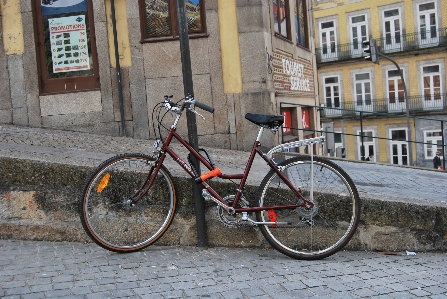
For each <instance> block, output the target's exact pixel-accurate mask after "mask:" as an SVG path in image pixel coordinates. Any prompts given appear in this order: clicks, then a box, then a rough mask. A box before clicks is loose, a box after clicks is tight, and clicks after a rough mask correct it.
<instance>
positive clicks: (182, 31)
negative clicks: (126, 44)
mask: <svg viewBox="0 0 447 299" xmlns="http://www.w3.org/2000/svg"><path fill="white" fill-rule="evenodd" d="M177 17H178V28H179V40H180V53H181V57H182V72H183V89H184V93H185V97H187V96H192V97H194V86H193V82H192V70H191V53H190V49H189V36H188V23H187V20H186V3H185V0H177ZM186 119H187V125H188V137H189V144H190V145H191V146H192V147H193V148H195V149H196V150H198V148H199V142H198V136H197V123H196V115H195V114H194V113H193V112H191V111H188V110H187V111H186ZM191 163H192V164H193V166H194V168H195V169H196V170H197V172H198V173H199V175H200V163H199V161H198V160H197V158H196V157H194V156H193V155H191ZM192 184H193V194H194V208H195V212H196V226H197V239H198V246H199V247H207V246H208V242H207V235H206V222H205V201H204V199H203V197H202V194H201V188H200V186H199V185H198V184H197V183H196V182H195V181H194V180H192Z"/></svg>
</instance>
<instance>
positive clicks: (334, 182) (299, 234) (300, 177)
mask: <svg viewBox="0 0 447 299" xmlns="http://www.w3.org/2000/svg"><path fill="white" fill-rule="evenodd" d="M279 165H280V166H282V167H284V169H283V171H282V173H283V174H284V175H285V176H286V177H287V179H288V180H289V181H290V182H291V183H292V184H293V185H294V186H295V188H297V189H298V190H299V191H300V192H301V194H302V195H303V196H304V197H305V198H306V199H310V200H311V201H312V202H313V203H314V207H313V208H307V209H306V208H305V207H299V208H296V209H286V210H268V211H260V212H257V213H256V217H257V220H258V221H260V222H269V221H271V222H275V221H277V222H287V223H288V224H282V225H280V224H278V225H260V230H261V232H262V234H263V235H264V237H265V238H266V239H267V241H268V242H269V243H270V245H271V246H272V247H273V248H275V249H277V250H278V251H280V252H281V253H283V254H285V255H287V256H290V257H292V258H296V259H306V260H315V259H322V258H325V257H328V256H330V255H332V254H334V253H336V252H337V251H338V250H340V249H341V248H343V247H344V246H345V245H346V244H347V243H348V242H349V240H350V239H351V238H352V236H353V234H354V233H355V230H356V228H357V225H358V222H359V213H360V202H359V196H358V192H357V189H356V187H355V185H354V183H353V182H352V180H351V178H350V177H349V176H348V175H347V174H346V173H345V172H344V171H343V170H342V169H341V168H340V167H339V166H337V165H336V164H334V163H333V162H331V161H329V160H327V159H324V158H321V157H316V156H314V157H313V166H312V163H311V157H310V156H297V157H295V158H291V159H288V160H286V161H284V162H282V163H280V164H279ZM311 169H313V199H312V198H311V195H310V194H311V175H310V174H311ZM300 202H303V201H302V200H301V199H300V198H298V197H297V196H296V195H295V193H294V192H292V190H290V189H289V187H288V186H287V185H286V184H285V183H284V181H283V180H282V179H281V178H279V176H278V175H277V174H276V172H274V171H273V170H271V171H270V172H269V173H268V174H267V175H266V176H265V178H264V180H263V182H262V183H261V185H260V189H259V206H261V207H262V206H278V205H287V204H293V203H300Z"/></svg>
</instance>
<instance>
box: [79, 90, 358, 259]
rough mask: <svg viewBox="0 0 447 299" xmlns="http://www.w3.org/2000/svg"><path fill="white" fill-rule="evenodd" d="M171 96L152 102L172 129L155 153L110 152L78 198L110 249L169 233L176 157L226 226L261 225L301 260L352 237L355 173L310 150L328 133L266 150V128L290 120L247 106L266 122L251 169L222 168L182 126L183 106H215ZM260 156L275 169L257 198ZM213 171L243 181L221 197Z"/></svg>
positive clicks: (87, 221)
mask: <svg viewBox="0 0 447 299" xmlns="http://www.w3.org/2000/svg"><path fill="white" fill-rule="evenodd" d="M170 98H171V97H168V96H165V99H164V101H163V102H161V103H159V104H158V105H157V106H156V107H155V108H154V115H155V117H154V119H156V120H157V122H158V133H157V135H158V136H159V137H161V133H162V131H163V129H166V130H167V135H166V137H164V138H160V139H157V141H156V142H155V144H154V155H153V156H150V155H145V154H121V155H118V156H115V157H112V158H110V159H108V160H106V161H104V162H103V163H102V164H101V165H100V166H98V168H96V170H95V171H94V172H93V173H92V174H91V176H90V177H89V178H88V180H87V182H86V184H85V187H84V190H83V193H82V198H81V201H80V216H81V221H82V225H83V227H84V228H85V230H86V232H87V234H88V235H89V236H90V237H91V238H92V240H93V241H95V242H96V243H97V244H98V245H100V246H101V247H103V248H106V249H108V250H112V251H117V252H132V251H136V250H140V249H142V248H145V247H147V246H149V245H151V244H152V243H154V242H155V241H156V240H158V239H159V238H160V237H161V236H162V235H163V233H164V232H165V231H166V230H167V229H168V227H169V225H170V224H171V222H172V220H173V218H174V215H175V211H176V206H177V198H176V192H175V188H174V183H173V179H172V176H171V174H170V173H169V171H168V170H167V169H166V167H165V166H164V165H163V162H164V161H165V158H166V157H167V156H170V157H172V159H173V160H174V161H175V162H177V163H178V164H179V165H180V166H181V167H182V168H183V169H184V170H185V171H186V172H187V173H188V174H189V175H190V176H191V177H192V178H194V179H195V181H196V183H197V184H200V185H201V186H202V187H203V190H202V195H203V197H204V198H205V199H206V200H211V201H213V202H215V203H216V204H217V216H218V219H219V220H220V221H221V222H222V223H223V224H224V226H226V227H229V228H234V229H237V228H238V227H240V226H242V225H247V224H249V225H252V226H254V227H258V228H259V229H260V230H261V232H262V234H263V235H264V237H265V238H266V239H267V241H268V242H269V243H270V244H271V246H272V247H273V248H275V249H277V250H278V251H280V252H282V253H283V254H285V255H288V256H290V257H292V258H297V259H308V260H312V259H321V258H325V257H327V256H330V255H331V254H334V253H335V252H337V251H338V250H340V249H341V248H343V247H344V246H345V245H346V244H347V243H348V242H349V240H350V239H351V238H352V236H353V234H354V233H355V230H356V228H357V225H358V222H359V209H360V207H359V205H360V202H359V196H358V192H357V189H356V187H355V185H354V183H353V182H352V180H351V178H350V177H349V176H348V175H347V174H346V173H345V172H344V171H343V170H342V169H341V168H340V167H339V166H337V165H336V164H334V163H333V162H331V161H329V160H327V159H325V158H322V157H318V156H314V155H313V154H312V148H313V146H312V145H313V144H315V143H320V142H323V141H324V137H317V138H312V139H307V140H303V141H297V142H293V143H289V144H281V145H279V146H277V147H275V148H273V149H272V150H270V151H269V152H268V153H267V154H266V153H264V152H263V151H262V150H261V142H260V139H261V135H262V133H263V130H264V129H270V130H272V131H273V132H276V131H277V130H278V129H279V128H280V127H281V125H282V124H283V121H284V119H283V117H282V116H281V115H261V114H250V113H248V114H247V115H246V116H245V118H246V119H247V120H249V121H251V122H252V123H255V124H257V125H259V126H260V129H259V133H258V136H257V138H256V141H255V142H254V145H253V148H252V150H251V153H250V156H249V157H248V162H247V164H246V168H245V171H244V173H240V174H224V173H222V172H221V171H220V169H219V168H217V167H215V166H214V164H213V162H212V161H211V158H210V156H209V155H208V154H207V153H206V151H205V154H204V155H202V154H201V151H196V150H195V149H194V148H193V147H192V146H191V145H190V144H189V143H188V142H187V141H185V140H184V139H183V138H182V137H181V136H180V135H179V134H178V133H177V132H176V127H177V124H178V122H179V120H180V118H181V116H182V113H183V112H184V111H185V109H188V110H190V111H192V112H194V113H196V114H198V115H200V114H199V113H198V112H197V111H196V110H195V107H199V108H201V109H203V110H206V111H208V112H211V113H213V112H214V109H213V108H212V107H209V106H207V105H205V104H203V103H200V102H198V101H196V100H194V99H192V98H186V99H183V100H182V101H181V103H180V102H179V103H174V102H173V101H171V100H170ZM169 114H173V116H174V120H173V124H172V126H170V127H167V126H165V125H163V119H164V118H165V116H166V115H169ZM202 117H203V116H202ZM155 128H156V126H154V129H155ZM155 131H156V130H155ZM156 132H157V131H156ZM173 139H176V140H178V141H179V142H180V144H181V145H182V146H184V147H185V148H186V149H187V150H188V151H189V152H190V155H194V156H195V157H196V158H197V159H198V161H200V163H201V164H202V165H203V166H204V167H205V168H206V169H207V172H206V173H204V174H202V175H198V174H197V172H196V170H195V169H194V167H192V166H191V164H190V163H188V161H184V160H182V159H181V158H180V157H179V155H178V154H176V153H175V151H174V150H173V148H172V147H171V146H170V144H171V141H172V140H173ZM304 145H309V149H310V151H311V154H310V155H297V156H294V157H292V158H290V159H287V160H285V161H283V162H280V163H278V162H276V161H275V159H274V158H273V157H272V156H273V154H274V153H275V152H279V151H283V150H284V149H287V148H289V147H296V146H304ZM256 155H259V156H260V157H262V159H264V160H265V162H267V164H268V165H269V166H270V168H271V169H270V171H269V172H268V173H267V174H266V175H265V178H264V179H263V181H262V183H261V185H260V186H259V191H258V195H257V197H256V199H254V200H251V201H250V200H249V199H248V198H246V197H245V194H244V190H245V185H246V180H247V177H248V174H249V172H250V168H251V165H252V163H253V160H254V158H255V156H256ZM214 177H219V178H221V179H226V180H240V182H239V183H237V184H236V186H235V189H234V190H233V193H232V194H230V195H226V196H224V197H222V196H221V195H219V194H218V193H217V192H216V191H215V190H214V189H213V188H212V187H211V186H210V185H209V184H208V180H210V179H212V178H214ZM250 202H253V203H254V204H250ZM253 215H255V218H254V219H253V218H252V217H253Z"/></svg>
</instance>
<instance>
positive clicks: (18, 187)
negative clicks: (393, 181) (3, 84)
mask: <svg viewBox="0 0 447 299" xmlns="http://www.w3.org/2000/svg"><path fill="white" fill-rule="evenodd" d="M0 169H2V172H1V173H0V238H2V239H26V240H46V241H76V242H91V240H89V239H88V237H87V236H86V234H85V233H84V231H83V229H82V226H81V223H80V220H79V214H78V201H79V198H80V194H81V190H82V188H83V184H84V180H85V179H86V178H87V177H88V175H89V173H90V172H91V171H92V170H93V169H92V168H89V167H79V166H72V165H63V164H55V163H53V164H52V163H43V162H36V161H29V160H20V159H13V158H0ZM174 181H175V187H176V189H177V194H178V210H177V214H176V216H175V218H174V221H173V223H172V225H171V227H170V228H169V229H168V231H167V232H166V233H165V235H163V236H162V237H161V239H160V240H159V241H157V244H160V245H196V244H197V235H196V227H195V214H194V203H193V195H192V188H191V185H190V184H191V181H190V180H187V179H185V178H180V177H175V178H174ZM215 187H216V188H217V190H218V191H220V192H221V194H226V193H229V192H226V191H225V190H226V189H227V188H228V186H227V185H225V184H223V183H218V184H216V185H215ZM256 190H257V187H256V186H249V187H248V188H247V193H248V194H249V195H251V196H247V197H248V198H254V194H255V192H256ZM215 210H216V208H215V206H214V204H212V203H207V207H206V221H207V232H208V243H209V245H210V246H229V247H231V246H238V247H241V246H242V247H266V246H268V245H267V243H266V241H265V240H264V239H263V237H262V235H261V233H260V232H259V231H257V230H255V229H253V228H252V227H242V228H240V229H237V230H235V229H230V228H226V227H224V226H222V224H221V223H220V222H219V221H218V220H217V218H216V213H215ZM360 219H361V222H360V225H359V228H358V229H357V232H356V234H355V236H354V238H353V239H352V240H351V242H350V243H349V244H348V245H347V247H346V249H355V250H379V251H404V250H409V251H446V250H447V208H446V207H445V206H443V207H440V206H434V205H422V204H415V203H411V204H410V203H405V202H396V201H382V200H377V199H367V198H362V212H361V217H360Z"/></svg>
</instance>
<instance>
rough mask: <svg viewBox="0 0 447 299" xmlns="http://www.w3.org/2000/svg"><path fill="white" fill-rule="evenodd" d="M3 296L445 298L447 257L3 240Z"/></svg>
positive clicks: (0, 266) (0, 273) (89, 298)
mask: <svg viewBox="0 0 447 299" xmlns="http://www.w3.org/2000/svg"><path fill="white" fill-rule="evenodd" d="M0 251H1V255H0V298H5V299H6V298H11V299H12V298H21V299H26V298H64V299H69V298H85V299H93V298H275V299H277V298H310V297H312V298H313V297H322V298H343V299H346V298H380V299H386V298H431V299H438V298H447V254H446V253H427V254H425V253H417V255H406V254H405V253H404V254H401V255H384V254H379V253H376V252H350V251H342V252H339V253H337V254H335V255H333V256H331V257H329V258H326V259H324V260H319V261H300V260H293V259H290V258H288V257H286V256H284V255H281V254H280V253H277V252H276V251H272V250H262V249H241V248H209V249H198V248H195V247H162V246H151V247H148V248H146V249H145V250H142V251H139V252H136V253H128V254H118V253H113V252H109V251H106V250H104V249H102V248H100V247H98V246H97V245H95V244H81V243H49V242H33V241H13V240H0Z"/></svg>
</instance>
